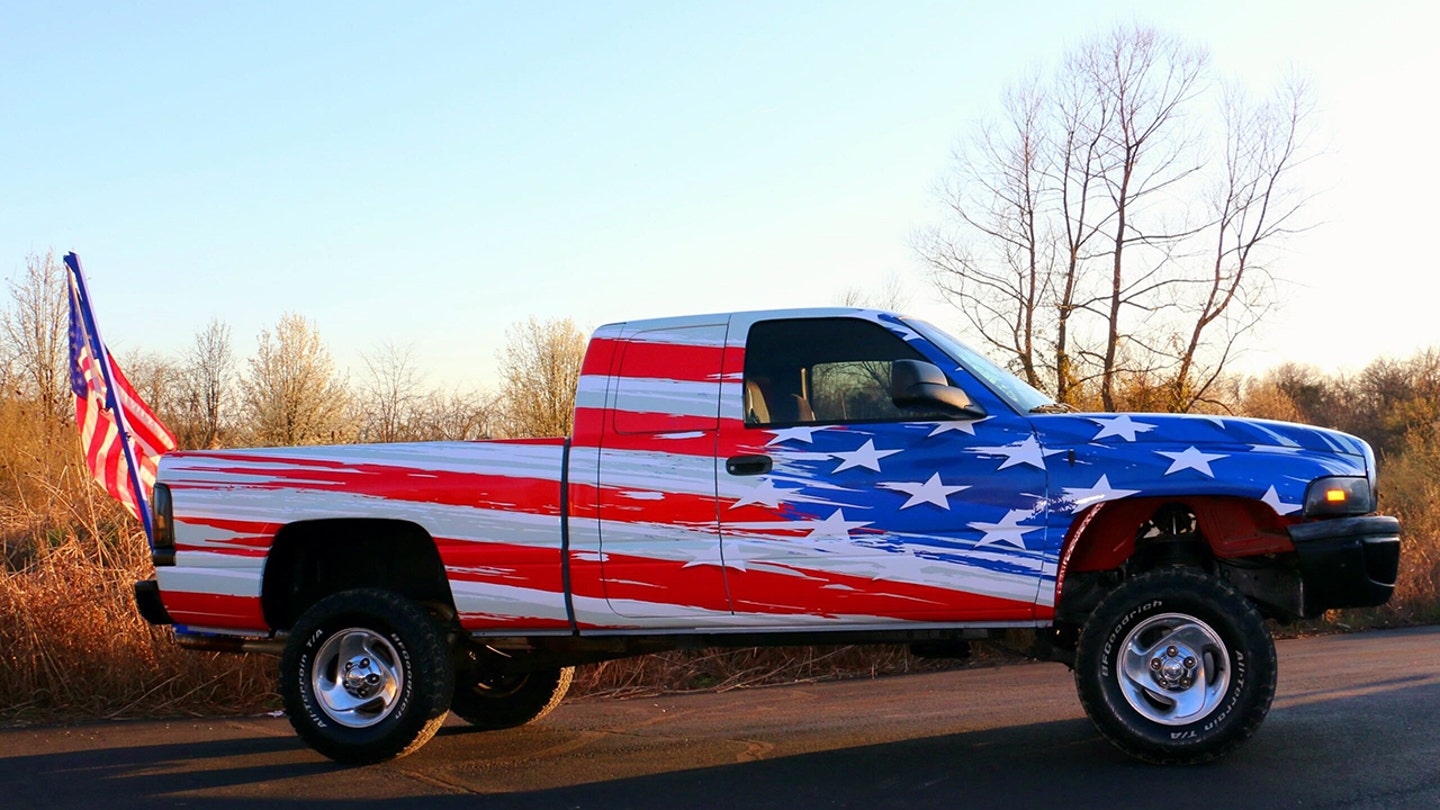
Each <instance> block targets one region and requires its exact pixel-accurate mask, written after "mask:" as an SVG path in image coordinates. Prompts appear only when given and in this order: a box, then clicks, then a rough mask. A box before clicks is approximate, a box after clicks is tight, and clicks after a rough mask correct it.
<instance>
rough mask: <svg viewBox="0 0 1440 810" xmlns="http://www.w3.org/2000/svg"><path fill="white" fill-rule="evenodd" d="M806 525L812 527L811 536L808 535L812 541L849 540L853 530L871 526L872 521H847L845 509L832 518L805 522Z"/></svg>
mask: <svg viewBox="0 0 1440 810" xmlns="http://www.w3.org/2000/svg"><path fill="white" fill-rule="evenodd" d="M804 523H805V525H808V526H809V527H810V534H808V535H806V537H807V538H808V539H810V540H824V539H826V538H833V539H836V540H849V539H850V530H851V529H858V528H860V527H862V526H869V525H870V521H868V520H846V519H845V510H844V509H836V510H835V512H834V513H833V514H831V515H830V517H828V518H825V519H824V520H809V521H804Z"/></svg>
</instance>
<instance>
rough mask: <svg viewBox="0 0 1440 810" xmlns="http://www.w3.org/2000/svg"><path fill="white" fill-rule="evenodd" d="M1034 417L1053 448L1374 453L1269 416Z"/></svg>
mask: <svg viewBox="0 0 1440 810" xmlns="http://www.w3.org/2000/svg"><path fill="white" fill-rule="evenodd" d="M1031 419H1032V421H1033V423H1034V425H1035V428H1036V430H1037V431H1038V432H1039V433H1040V438H1041V441H1042V442H1043V443H1044V444H1045V445H1047V446H1050V447H1062V446H1076V445H1084V444H1090V443H1092V442H1104V441H1115V440H1116V439H1119V440H1122V441H1127V442H1146V443H1152V442H1155V443H1166V444H1188V445H1197V446H1198V445H1206V444H1210V445H1228V446H1232V447H1233V446H1237V445H1245V446H1248V447H1249V448H1250V449H1252V450H1259V451H1266V450H1273V451H1274V452H1277V453H1286V452H1296V451H1300V450H1305V451H1310V452H1315V453H1336V454H1340V455H1347V456H1358V457H1361V458H1365V459H1368V458H1369V457H1370V455H1371V454H1370V448H1369V446H1368V445H1366V444H1365V442H1364V441H1362V440H1360V439H1358V438H1356V437H1354V436H1351V435H1349V434H1347V433H1341V432H1340V431H1338V430H1329V429H1326V428H1319V427H1313V426H1311V425H1297V424H1293V423H1290V422H1273V421H1269V420H1265V419H1245V418H1241V417H1235V416H1197V415H1193V414H1154V413H1082V414H1075V413H1067V414H1036V415H1033V416H1032V417H1031Z"/></svg>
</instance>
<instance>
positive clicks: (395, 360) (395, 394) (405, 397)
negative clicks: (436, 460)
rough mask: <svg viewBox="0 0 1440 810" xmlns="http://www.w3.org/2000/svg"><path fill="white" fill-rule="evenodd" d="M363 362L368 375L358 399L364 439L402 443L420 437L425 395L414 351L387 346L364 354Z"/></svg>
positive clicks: (365, 377) (358, 416) (358, 411)
mask: <svg viewBox="0 0 1440 810" xmlns="http://www.w3.org/2000/svg"><path fill="white" fill-rule="evenodd" d="M362 359H363V360H364V362H365V376H364V378H363V380H362V382H361V386H360V391H359V395H358V397H357V398H356V400H355V405H356V410H357V418H356V424H358V425H359V427H360V439H361V440H362V441H367V442H399V441H408V440H412V439H415V438H418V436H417V435H416V433H417V431H416V428H417V427H418V425H417V422H418V416H419V410H420V408H421V406H422V404H423V401H424V396H423V394H422V393H421V390H420V386H421V383H422V382H423V380H422V378H421V374H420V370H419V369H418V368H417V367H416V364H415V351H414V349H413V348H412V347H410V346H396V345H395V344H393V343H386V344H384V345H382V346H381V347H380V348H378V349H376V350H375V351H374V352H372V353H369V354H365V355H362Z"/></svg>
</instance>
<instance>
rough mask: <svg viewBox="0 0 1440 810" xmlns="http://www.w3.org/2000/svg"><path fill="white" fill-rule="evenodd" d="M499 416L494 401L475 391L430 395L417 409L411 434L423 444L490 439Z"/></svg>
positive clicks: (432, 393)
mask: <svg viewBox="0 0 1440 810" xmlns="http://www.w3.org/2000/svg"><path fill="white" fill-rule="evenodd" d="M498 421H499V416H498V413H497V407H496V403H495V400H494V398H491V397H486V396H483V395H481V394H479V393H476V392H473V391H458V390H457V391H450V392H442V391H431V392H430V393H429V394H427V395H425V396H424V397H423V398H421V400H420V402H419V403H418V406H417V407H416V410H415V413H414V416H413V421H412V424H411V431H412V432H413V433H414V437H415V438H416V439H418V440H422V441H452V442H460V441H474V440H476V439H488V438H491V437H492V436H493V435H494V434H495V433H496V430H497V423H498Z"/></svg>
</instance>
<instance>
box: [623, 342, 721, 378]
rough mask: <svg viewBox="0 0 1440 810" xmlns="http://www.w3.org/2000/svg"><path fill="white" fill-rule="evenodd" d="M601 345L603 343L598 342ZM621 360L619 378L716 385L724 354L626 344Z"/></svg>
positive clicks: (704, 348) (703, 349)
mask: <svg viewBox="0 0 1440 810" xmlns="http://www.w3.org/2000/svg"><path fill="white" fill-rule="evenodd" d="M601 340H602V341H605V342H612V341H606V339H604V338H601ZM623 346H624V350H623V351H624V353H623V354H622V355H621V357H620V369H619V373H618V374H617V375H616V376H619V377H651V378H656V379H662V380H682V381H686V382H716V381H718V380H719V379H720V368H721V363H722V362H724V356H725V351H724V349H722V348H721V347H719V346H687V345H684V344H678V343H652V342H649V341H642V340H627V341H624V343H623Z"/></svg>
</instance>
